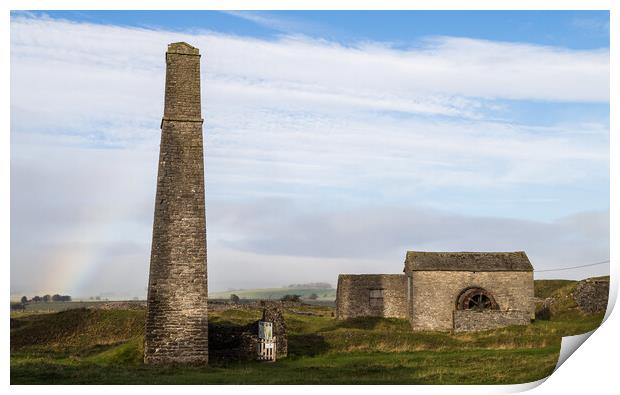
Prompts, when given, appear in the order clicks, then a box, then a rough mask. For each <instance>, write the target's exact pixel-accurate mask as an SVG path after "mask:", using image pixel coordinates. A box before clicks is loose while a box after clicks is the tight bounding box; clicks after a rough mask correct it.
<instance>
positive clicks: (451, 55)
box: [11, 17, 609, 292]
mask: <svg viewBox="0 0 620 395" xmlns="http://www.w3.org/2000/svg"><path fill="white" fill-rule="evenodd" d="M181 40H183V41H188V42H190V43H191V44H194V45H196V46H198V47H199V48H200V49H201V53H202V54H203V58H202V67H203V79H202V81H203V111H204V117H205V121H206V122H205V135H206V140H205V142H206V143H205V144H206V165H207V172H206V174H207V193H208V194H207V203H208V207H207V212H208V216H209V217H208V223H209V224H210V225H209V226H210V227H209V238H210V239H209V254H210V262H211V266H210V268H211V270H212V271H211V272H210V273H211V280H210V281H211V282H212V285H213V284H214V283H213V282H214V281H217V282H218V283H217V284H216V285H215V286H216V288H219V289H223V288H226V287H229V286H233V287H236V286H244V284H242V285H240V284H237V283H235V282H234V281H235V278H233V276H232V275H231V274H230V273H228V274H227V272H226V270H228V269H226V268H227V267H232V266H229V265H237V266H238V267H239V269H238V271H244V272H246V273H250V274H252V275H250V276H248V278H253V279H254V281H256V283H257V285H279V284H280V283H287V282H303V278H299V277H295V278H293V277H294V276H296V275H302V274H303V275H304V276H306V277H305V278H308V279H309V280H310V279H311V280H316V281H320V280H325V279H326V278H325V277H328V278H327V279H329V278H331V277H333V276H334V273H337V272H339V271H356V270H366V268H367V270H368V271H399V270H400V266H399V265H400V261H401V260H402V259H401V258H402V257H401V256H400V255H402V253H403V251H404V248H417V247H418V246H426V247H428V248H463V249H475V248H491V247H493V248H509V247H510V248H512V246H514V248H516V249H520V248H524V249H531V250H532V255H533V256H534V257H535V259H536V261H537V262H541V265H543V266H545V265H546V267H550V266H553V264H556V263H560V262H561V261H562V265H563V263H565V262H569V261H570V262H572V260H575V261H576V263H582V262H581V261H580V260H586V259H593V260H598V259H600V257H599V255H601V254H603V253H604V251H605V249H606V248H607V250H608V234H607V235H605V232H604V231H601V228H600V227H599V226H598V225H597V224H600V223H602V222H601V221H602V219H601V217H600V216H599V215H598V214H595V215H594V214H593V215H590V214H587V215H586V216H585V217H583V218H581V219H579V220H575V221H576V222H571V223H567V222H566V221H568V220H562V221H559V222H557V223H555V222H553V221H552V222H553V224H551V225H550V224H549V223H548V222H544V221H533V222H532V221H530V222H528V221H526V220H522V221H517V222H514V221H516V220H507V219H503V220H500V219H496V220H493V219H489V218H486V219H485V218H479V217H474V216H471V215H470V216H468V215H467V211H468V210H470V209H472V208H474V209H476V210H473V211H480V207H479V206H480V205H481V204H482V203H480V202H478V203H476V202H475V200H476V199H473V200H474V202H473V203H472V202H471V201H470V202H461V203H462V204H463V206H462V207H464V211H465V212H464V213H461V214H460V215H453V214H448V213H445V212H431V213H426V214H425V213H424V210H421V209H419V208H412V207H415V206H416V202H415V201H412V200H414V199H415V198H417V197H418V196H419V195H420V193H421V192H420V191H424V192H425V193H426V194H427V198H428V196H430V197H431V198H442V199H443V200H444V201H445V196H438V195H433V191H435V190H441V191H445V189H446V188H456V189H461V190H464V191H468V192H469V193H472V194H474V195H475V194H479V195H480V196H481V197H484V196H485V195H486V194H487V193H488V192H492V191H501V190H502V189H509V188H520V189H519V190H520V191H522V192H523V193H521V194H520V197H519V198H516V199H517V200H518V199H529V198H536V199H541V201H547V202H548V201H549V199H548V197H547V196H540V197H539V196H530V195H528V193H527V192H528V191H529V190H530V189H531V188H536V187H551V188H553V187H565V188H570V187H575V186H579V185H580V183H584V182H592V180H595V181H597V180H598V182H600V183H602V185H604V184H605V183H608V176H609V173H608V172H609V170H608V147H609V137H608V134H609V130H608V121H607V120H606V119H589V120H588V121H587V122H583V123H576V124H570V125H568V126H567V125H566V123H563V122H562V121H561V120H559V121H558V122H556V123H554V124H552V125H550V126H549V125H547V126H542V125H539V124H537V122H536V120H530V122H529V123H527V124H525V123H522V124H518V123H511V122H506V121H498V120H497V114H496V112H497V111H498V109H502V111H503V112H506V111H510V108H509V106H510V105H509V104H505V103H502V102H501V100H503V99H510V100H530V101H554V102H558V103H562V102H567V101H571V102H594V103H604V104H605V103H606V102H607V100H608V95H609V54H608V52H607V51H606V50H600V51H576V50H568V49H559V48H550V47H541V46H536V45H530V44H511V43H502V42H490V41H482V40H472V39H465V38H453V37H436V38H433V39H429V40H428V41H427V42H425V43H423V45H421V46H419V47H415V48H411V49H409V50H397V49H393V48H390V47H387V46H385V45H381V44H380V43H364V44H359V45H353V46H348V47H345V46H342V45H339V44H336V43H332V42H327V41H320V40H311V39H308V38H304V37H283V38H281V39H278V40H274V41H265V40H258V39H253V38H247V37H235V36H226V35H221V34H216V33H212V32H200V33H197V34H183V33H178V32H166V31H156V30H146V29H138V28H129V27H115V26H102V25H94V24H86V23H71V22H63V21H57V20H50V19H34V18H25V17H14V18H13V20H12V22H11V117H12V122H11V150H12V152H11V172H12V185H11V186H12V190H11V194H12V196H11V201H12V205H11V214H12V226H11V233H12V234H11V236H12V237H11V247H12V251H11V254H12V256H11V266H12V270H11V275H12V279H11V280H12V281H11V283H12V286H15V287H20V288H24V287H25V286H26V285H25V281H26V279H30V280H32V281H31V283H32V284H39V285H37V286H38V287H39V289H41V288H42V287H44V285H45V283H46V281H48V280H49V278H51V277H53V276H52V274H53V273H57V272H59V270H57V269H58V267H59V265H60V266H62V267H64V268H65V269H66V270H67V271H73V272H75V271H78V272H79V271H80V270H81V271H84V272H85V274H84V279H83V281H82V287H86V288H79V289H78V290H79V291H80V292H85V291H84V289H89V288H88V287H91V288H92V289H93V290H94V289H95V288H96V289H97V292H101V291H105V290H109V289H114V285H111V284H112V283H113V282H112V281H109V280H110V279H113V278H114V276H115V275H116V276H122V277H123V278H124V279H130V278H134V279H135V280H134V281H133V282H132V281H129V280H128V281H127V282H126V283H123V286H124V287H126V288H131V287H132V286H133V289H132V290H131V292H138V291H140V290H143V284H144V281H145V280H144V279H145V276H146V267H147V265H148V249H149V245H150V226H151V221H152V204H153V199H154V196H153V195H154V189H155V172H156V165H157V145H158V143H159V120H160V118H161V115H162V112H163V83H164V55H163V52H164V51H165V48H166V45H167V44H168V43H169V42H173V41H181ZM506 106H508V109H506ZM274 197H279V198H281V199H283V200H282V202H284V203H282V204H281V205H279V206H278V208H279V209H280V210H281V211H279V212H278V213H279V214H278V213H275V214H274V215H273V216H271V217H265V216H264V215H261V212H268V208H269V207H265V206H260V207H255V208H254V209H253V210H252V211H250V212H248V211H246V209H245V208H247V207H248V206H249V207H254V206H252V204H254V203H255V202H257V201H258V202H260V201H261V199H262V198H265V199H272V198H274ZM509 197H510V198H513V196H512V195H511V194H510V193H509ZM398 200H400V201H401V204H400V205H394V206H393V207H392V208H390V209H389V210H383V211H379V212H374V211H373V210H375V209H377V207H378V206H381V205H386V204H392V203H393V202H394V201H398ZM481 200H483V199H481ZM302 201H303V202H304V203H306V204H307V206H306V208H299V207H298V206H295V207H296V208H295V209H291V210H290V211H286V210H284V208H286V204H285V203H286V202H297V203H299V202H302ZM336 201H338V202H339V203H338V204H336V203H335V202H336ZM223 202H227V204H231V205H232V206H231V207H227V206H226V204H224V203H223ZM343 202H344V203H343ZM403 202H404V203H403ZM290 204H293V203H290ZM343 204H344V205H345V206H346V205H350V206H351V209H350V210H351V211H348V214H346V213H345V214H338V213H337V212H338V210H339V208H340V207H342V205H343ZM476 204H477V206H476ZM330 205H331V206H332V207H331V209H332V210H331V211H330V210H325V209H326V207H327V208H329V207H330ZM318 206H321V207H318ZM354 206H355V207H354ZM360 206H361V207H360ZM244 207H245V208H244ZM307 207H313V208H314V209H315V211H314V212H315V214H316V215H314V216H313V215H308V212H307V210H309V209H308V208H307ZM588 208H589V207H584V206H580V205H577V206H571V207H566V208H565V210H564V211H566V212H569V213H574V212H583V211H585V210H586V209H588ZM356 209H358V210H359V211H354V210H356ZM600 209H601V210H605V209H607V207H600ZM321 210H323V211H321ZM420 210H421V211H420ZM234 212H238V213H239V212H243V217H244V218H243V220H239V219H237V220H230V218H228V217H227V216H229V215H233V214H231V213H234ZM334 212H336V214H334ZM511 214H512V213H507V215H511ZM236 215H241V214H236ZM332 215H334V216H333V217H331V216H332ZM603 217H604V216H603ZM388 219H389V220H388ZM603 219H604V218H603ZM358 220H359V221H358ZM422 220H423V221H422ZM356 221H357V222H356ZM420 221H422V222H423V223H424V225H423V226H420ZM494 221H495V222H494ZM597 221H598V222H597ZM569 222H570V221H569ZM582 222H583V223H586V222H587V223H590V224H593V226H594V228H595V231H592V232H590V233H588V234H579V235H578V237H577V236H576V237H577V239H576V240H578V242H574V240H572V241H570V242H566V239H563V238H562V237H565V236H566V235H574V234H576V233H578V231H577V230H576V229H579V227H580V224H581V223H582ZM442 223H443V224H447V225H446V226H447V227H444V228H442V227H438V226H439V225H437V224H442ZM351 224H357V226H355V227H351V226H350V225H351ZM306 225H307V226H308V229H313V231H314V232H316V234H315V235H314V236H313V234H304V233H303V232H302V233H298V234H297V236H299V239H295V237H293V236H295V234H291V233H290V232H289V230H290V229H291V228H293V229H297V228H298V227H304V226H306ZM310 225H311V226H310ZM325 226H327V227H328V228H329V229H331V230H332V231H333V232H331V233H330V232H327V233H326V234H323V236H325V235H330V237H329V240H327V239H323V238H319V239H317V240H316V243H315V242H310V241H308V240H309V239H308V238H310V239H312V237H315V236H316V237H318V236H321V234H322V233H323V231H322V229H323V227H325ZM478 227H482V228H483V229H486V230H485V232H483V233H481V234H479V235H476V234H472V233H468V231H467V229H471V228H478ZM506 227H507V228H509V229H515V231H514V232H512V233H510V234H508V235H506V237H504V238H499V239H498V240H499V241H498V244H485V243H483V241H486V240H489V239H491V238H492V237H493V235H494V234H496V232H497V231H498V229H505V228H506ZM411 228H413V229H415V230H416V232H417V233H416V232H413V233H407V229H411ZM427 229H431V230H432V232H426V230H427ZM283 230H286V231H283ZM457 230H460V232H461V233H458V235H460V236H459V237H456V235H457V233H455V232H456V231H457ZM517 230H518V232H517ZM547 230H552V231H553V232H555V233H556V234H557V237H555V238H553V239H552V240H551V241H550V242H549V243H548V244H549V245H548V246H547V247H545V246H542V245H541V243H540V240H541V239H545V238H546V233H545V232H546V231H547ZM396 231H398V232H397V234H394V233H393V232H396ZM515 232H516V233H515ZM519 232H521V233H519ZM257 235H262V236H264V237H265V238H267V239H268V240H267V241H269V240H271V241H269V243H267V242H266V241H265V240H257ZM382 235H384V236H382ZM385 235H392V236H393V237H392V239H393V242H391V243H392V244H390V243H389V242H388V240H387V239H386V238H385V237H386V236H385ZM311 236H312V237H311ZM465 236H467V237H465ZM304 237H305V239H304ZM420 239H423V242H420V241H419V240H420ZM360 240H364V242H363V244H366V245H367V246H374V247H373V248H374V249H373V251H375V252H376V255H374V256H373V257H372V258H365V259H361V258H360V257H353V255H351V256H349V257H345V255H346V253H347V251H348V250H343V251H341V252H340V253H338V254H330V253H328V252H329V249H324V253H323V254H322V255H321V256H319V257H313V256H308V255H307V254H304V253H303V251H301V250H300V249H301V248H302V247H303V245H304V243H306V242H308V243H310V244H318V245H319V246H320V245H321V243H334V244H337V243H342V246H345V245H346V246H350V247H351V248H353V245H354V244H355V243H361V242H360ZM562 240H564V242H565V244H563V242H562ZM597 240H599V241H600V243H598V241H597ZM275 241H278V243H280V242H281V243H282V245H278V244H277V243H276V242H275ZM593 241H595V242H593ZM127 243H129V245H130V246H131V248H129V247H127V245H128V244H127ZM274 243H275V244H274ZM300 243H301V244H300ZM394 243H396V244H397V245H396V244H394ZM502 243H504V244H502ZM605 243H607V244H605ZM268 244H269V245H270V247H269V248H266V246H267V245H268ZM606 245H607V247H606ZM519 246H523V247H519ZM530 246H531V247H530ZM566 246H569V247H570V248H565V247H566ZM35 247H36V248H35ZM270 248H271V249H270ZM274 248H275V250H274ZM528 252H529V251H528ZM369 255H372V254H370V253H369ZM603 258H605V257H603ZM296 260H297V261H298V262H299V263H300V264H301V263H304V264H303V267H304V269H300V267H301V266H300V265H296V264H294V263H293V264H291V265H292V266H290V267H291V270H290V271H287V270H285V269H286V268H287V267H289V263H290V262H293V261H296ZM577 261H578V262H577ZM110 262H111V263H110ZM270 262H271V264H273V265H276V266H277V267H278V268H281V269H282V270H278V273H281V278H273V279H272V280H273V281H276V280H277V281H278V283H277V284H267V282H268V281H269V279H267V278H260V276H259V274H260V273H259V272H257V271H255V270H257V269H255V268H256V267H257V263H258V264H259V265H267V264H270ZM310 262H312V263H313V264H314V265H316V266H314V267H316V268H317V269H316V271H314V272H313V273H314V274H311V273H310V272H312V270H310V269H307V268H308V267H310V265H309V264H308V263H310ZM393 265H395V266H393ZM39 267H41V268H44V270H38V271H37V273H38V274H37V275H35V276H29V274H28V273H29V272H31V271H32V270H34V269H35V268H39ZM235 267H236V266H235ZM391 267H394V269H390V268H391ZM76 268H82V269H76ZM85 268H90V269H89V270H86V269H85ZM356 268H357V269H356ZM236 272H237V270H236ZM287 276H291V277H290V281H289V280H287V278H289V277H287ZM88 279H90V280H88ZM102 279H107V280H105V281H104V280H102ZM98 280H101V281H103V282H102V283H100V284H98V283H97V281H98ZM89 281H90V282H89ZM106 281H107V282H106ZM61 283H62V282H58V283H57V284H61ZM258 283H260V284H258ZM40 284H43V285H40ZM55 284H56V283H55ZM84 284H86V285H84ZM102 284H103V285H102ZM55 286H59V285H55ZM119 286H120V285H119ZM97 287H98V288H97ZM102 287H109V288H106V289H104V288H102ZM116 289H119V290H120V288H116ZM59 291H60V290H59ZM93 292H94V291H93Z"/></svg>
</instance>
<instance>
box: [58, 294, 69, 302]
mask: <svg viewBox="0 0 620 395" xmlns="http://www.w3.org/2000/svg"><path fill="white" fill-rule="evenodd" d="M60 301H61V302H71V296H69V295H62V296H61V297H60Z"/></svg>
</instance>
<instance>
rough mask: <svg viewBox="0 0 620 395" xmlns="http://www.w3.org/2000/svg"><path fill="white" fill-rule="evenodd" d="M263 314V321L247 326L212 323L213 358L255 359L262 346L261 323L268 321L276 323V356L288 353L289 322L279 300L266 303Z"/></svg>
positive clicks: (222, 359)
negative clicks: (260, 340) (278, 303)
mask: <svg viewBox="0 0 620 395" xmlns="http://www.w3.org/2000/svg"><path fill="white" fill-rule="evenodd" d="M263 307H264V308H263V316H262V318H261V319H260V320H257V321H254V322H252V323H250V324H247V325H238V324H234V323H230V322H217V323H216V322H211V323H209V327H210V328H211V330H210V331H209V337H210V344H211V349H210V353H211V357H212V358H213V359H214V360H220V361H231V360H254V359H256V356H257V355H256V347H257V345H258V341H259V339H258V322H259V321H267V322H271V323H272V324H273V335H274V336H275V338H276V357H277V359H280V358H284V357H286V356H287V355H288V336H287V328H286V322H285V321H284V316H283V315H282V311H281V310H280V308H279V307H278V306H277V304H275V303H265V304H263Z"/></svg>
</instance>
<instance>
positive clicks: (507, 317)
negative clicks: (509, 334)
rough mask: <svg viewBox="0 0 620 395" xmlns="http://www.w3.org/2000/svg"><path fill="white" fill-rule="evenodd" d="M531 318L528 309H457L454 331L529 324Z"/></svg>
mask: <svg viewBox="0 0 620 395" xmlns="http://www.w3.org/2000/svg"><path fill="white" fill-rule="evenodd" d="M530 319H531V318H530V313H529V312H526V311H498V310H483V311H475V310H455V311H454V331H455V332H466V331H483V330H489V329H496V328H502V327H504V326H510V325H527V324H529V323H530Z"/></svg>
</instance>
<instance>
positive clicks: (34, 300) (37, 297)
mask: <svg viewBox="0 0 620 395" xmlns="http://www.w3.org/2000/svg"><path fill="white" fill-rule="evenodd" d="M32 301H33V302H35V303H38V302H40V301H41V297H40V296H39V295H37V296H35V297H34V298H32Z"/></svg>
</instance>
